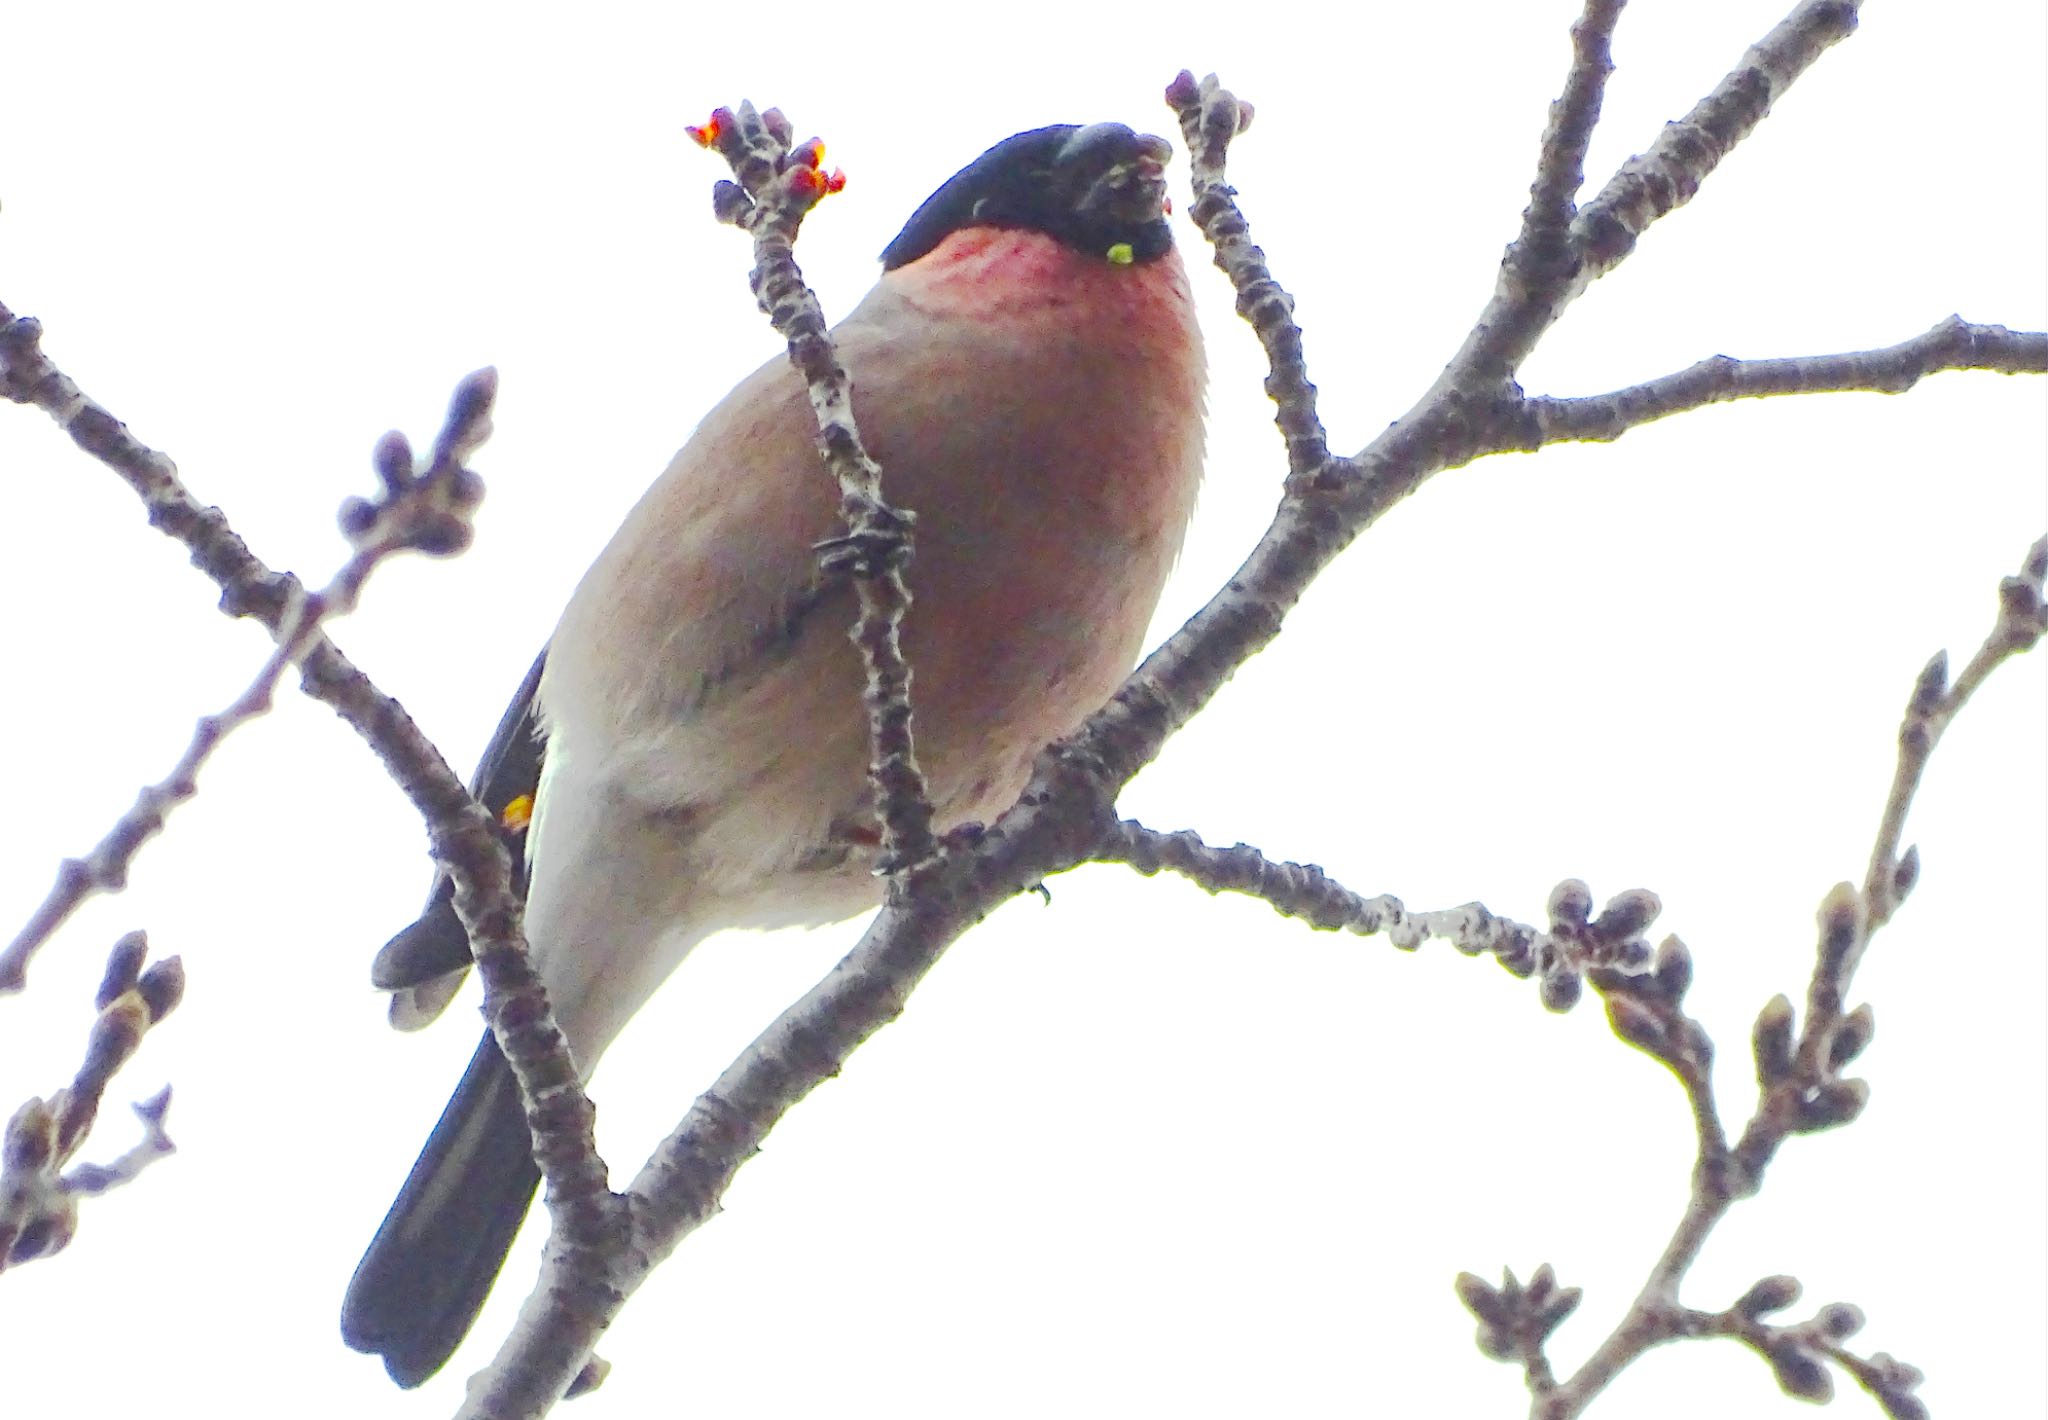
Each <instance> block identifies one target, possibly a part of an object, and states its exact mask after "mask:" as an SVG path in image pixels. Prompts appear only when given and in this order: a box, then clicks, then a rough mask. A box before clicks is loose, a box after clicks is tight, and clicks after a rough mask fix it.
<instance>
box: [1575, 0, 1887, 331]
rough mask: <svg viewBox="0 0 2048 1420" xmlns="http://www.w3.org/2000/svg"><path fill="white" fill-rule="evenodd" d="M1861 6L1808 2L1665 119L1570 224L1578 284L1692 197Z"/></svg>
mask: <svg viewBox="0 0 2048 1420" xmlns="http://www.w3.org/2000/svg"><path fill="white" fill-rule="evenodd" d="M1860 8H1861V5H1860V3H1859V0H1805V3H1803V4H1801V5H1799V6H1797V7H1796V8H1795V9H1794V10H1793V11H1792V13H1791V14H1789V15H1787V16H1786V17H1785V18H1784V19H1783V20H1781V21H1779V23H1778V24H1777V26H1776V27H1775V28H1774V29H1772V30H1771V32H1770V33H1769V34H1767V35H1765V36H1764V37H1763V38H1762V39H1761V40H1759V41H1758V42H1757V43H1756V44H1755V45H1753V46H1752V47H1751V48H1750V49H1749V50H1748V52H1746V53H1745V54H1744V55H1743V56H1742V62H1741V63H1739V64H1738V65H1736V67H1735V68H1734V69H1733V70H1731V71H1729V73H1728V75H1727V77H1725V78H1724V79H1722V80H1721V82H1720V83H1719V84H1717V85H1715V87H1714V91H1713V92H1712V93H1710V94H1708V95H1707V96H1706V97H1705V98H1703V99H1701V100H1700V101H1699V102H1698V103H1697V104H1695V105H1694V106H1693V109H1692V112H1690V113H1688V114H1687V115H1686V116H1685V117H1684V118H1682V119H1679V120H1678V121H1677V122H1675V123H1668V124H1666V125H1665V126H1664V131H1663V132H1661V133H1659V134H1658V135H1657V139H1656V141H1655V142H1653V143H1652V144H1651V145H1650V146H1649V147H1648V148H1646V149H1644V150H1643V151H1642V152H1641V153H1639V154H1637V155H1636V156H1635V157H1633V158H1630V159H1629V160H1628V161H1627V162H1625V163H1623V164H1622V165H1621V169H1620V171H1618V172H1616V173H1615V175H1614V176H1613V177H1612V178H1610V179H1609V180H1608V182H1607V185H1606V186H1605V187H1604V188H1602V189H1601V190H1600V194H1599V196H1597V197H1595V198H1594V199H1593V200H1592V201H1591V202H1589V203H1587V204H1586V205H1585V206H1584V207H1582V208H1581V209H1580V210H1579V215H1578V217H1577V218H1576V219H1575V220H1574V221H1573V223H1572V240H1573V244H1574V245H1575V246H1577V247H1578V248H1579V251H1580V256H1581V265H1580V269H1579V275H1578V282H1579V285H1580V287H1581V289H1583V287H1584V286H1585V285H1587V284H1590V283H1591V282H1593V281H1596V280H1598V279H1599V278H1600V277H1602V276H1604V275H1606V274H1607V273H1608V272H1610V271H1612V270H1613V269H1614V268H1615V267H1616V266H1618V265H1620V264H1621V261H1622V260H1623V258H1625V257H1626V256H1627V255H1628V254H1629V252H1630V251H1632V250H1634V248H1635V244H1636V242H1637V241H1638V240H1640V239H1641V237H1642V235H1643V233H1644V232H1645V231H1647V230H1648V229H1649V227H1650V225H1651V224H1652V223H1654V222H1655V221H1657V219H1658V218H1660V217H1664V216H1667V215H1668V214H1670V213H1671V212H1673V211H1675V210H1677V209H1678V208H1679V207H1682V206H1683V205H1684V204H1685V203H1687V202H1689V201H1691V200H1692V198H1693V196H1694V194H1696V193H1697V192H1698V191H1699V189H1700V185H1701V184H1702V183H1704V182H1705V181H1706V180H1707V178H1708V177H1709V176H1711V175H1712V173H1713V171H1714V169H1715V168H1717V167H1719V166H1720V164H1721V161H1722V160H1723V159H1724V158H1726V157H1727V156H1728V154H1729V153H1731V152H1733V151H1734V149H1735V146H1736V145H1737V144H1738V143H1740V142H1741V141H1742V140H1743V139H1744V138H1747V137H1748V136H1749V134H1750V133H1751V132H1752V131H1753V130H1754V129H1755V128H1756V126H1757V124H1759V123H1761V122H1762V121H1763V119H1764V115H1766V114H1768V113H1769V112H1770V111H1771V105H1772V104H1774V103H1776V102H1777V101H1778V100H1779V99H1781V98H1783V97H1784V96H1785V91H1786V90H1787V89H1789V88H1791V86H1792V84H1793V82H1794V81H1795V80H1797V79H1798V78H1799V76H1800V75H1801V74H1804V73H1805V72H1806V71H1807V70H1808V69H1809V68H1811V67H1812V66H1813V63H1814V61H1816V60H1817V59H1819V58H1820V57H1821V55H1823V54H1825V53H1826V52H1827V50H1828V49H1829V47H1830V46H1832V45H1835V44H1837V43H1839V42H1841V41H1842V40H1845V39H1847V38H1848V37H1849V36H1850V35H1851V34H1853V33H1855V30H1856V15H1857V11H1858V10H1859V9H1860ZM1574 294H1576V293H1574Z"/></svg>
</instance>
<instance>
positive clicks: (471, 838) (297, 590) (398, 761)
mask: <svg viewBox="0 0 2048 1420" xmlns="http://www.w3.org/2000/svg"><path fill="white" fill-rule="evenodd" d="M40 337H41V327H40V325H39V324H38V323H37V322H35V321H34V320H30V319H26V318H18V317H16V316H15V315H14V313H13V312H12V311H9V310H8V309H7V308H6V307H5V306H0V393H5V394H6V395H7V396H8V397H9V398H11V399H14V400H15V401H16V402H18V403H31V404H35V405H37V406H39V407H41V408H43V409H45V410H46V411H47V412H49V413H50V415H51V416H52V417H53V418H55V419H56V420H57V421H58V423H59V424H60V425H61V426H62V427H63V428H64V429H65V430H66V431H67V432H69V433H70V434H71V435H72V438H73V439H74V441H75V442H77V443H78V444H79V446H80V447H81V448H83V449H84V450H85V451H86V452H87V453H89V454H92V455H93V456H94V457H95V458H97V459H99V460H100V461H101V462H102V463H105V464H106V465H107V466H108V467H110V468H112V469H113V470H114V471H115V472H117V473H119V474H120V475H121V476H122V478H123V479H124V480H125V481H127V482H128V483H129V485H130V486H131V487H133V488H134V489H135V490H136V492H137V493H138V495H139V496H141V497H142V498H143V501H144V504H145V506H146V507H147V508H148V509H149V511H150V521H151V524H152V525H153V526H156V527H159V528H161V529H163V530H164V531H165V532H166V533H167V534H168V535H170V536H172V537H175V538H177V539H178V540H179V541H181V542H183V543H184V544H185V545H186V546H187V547H188V548H189V549H190V550H191V552H192V560H193V563H194V565H196V566H198V567H199V568H200V570H202V571H204V572H205V573H207V575H208V576H210V577H212V578H213V579H214V580H215V582H216V583H218V584H219V585H220V587H221V590H222V597H221V609H222V610H223V611H224V612H226V613H227V614H228V615H231V616H251V617H254V618H255V619H256V620H257V621H259V622H261V623H262V624H263V625H264V626H265V627H267V628H268V629H269V630H270V632H271V634H272V635H273V637H283V636H285V635H286V625H287V623H286V612H287V609H288V607H289V606H290V605H291V604H292V601H293V599H294V598H295V597H300V596H303V594H304V592H303V588H302V587H301V586H300V584H299V582H298V580H297V579H296V578H295V577H292V576H291V575H290V574H289V573H277V572H273V571H272V570H271V569H270V568H269V567H268V566H266V565H265V564H264V563H263V562H262V561H261V559H259V558H257V557H256V555H255V554H254V553H252V552H251V551H249V549H248V547H247V545H246V544H245V543H243V541H242V540H241V538H240V537H239V536H238V535H237V534H236V533H235V532H234V530H233V529H232V528H230V527H229V526H228V523H227V519H226V518H225V517H224V516H223V515H222V514H221V513H220V511H219V510H218V509H214V508H204V507H201V505H200V504H199V503H198V501H197V500H196V499H194V498H193V497H192V495H191V494H190V493H189V492H187V491H186V489H185V487H184V485H183V483H182V481H181V480H180V479H179V478H178V473H177V466H176V465H175V464H173V463H172V462H171V460H170V459H169V458H167V457H166V456H164V455H163V454H160V453H158V452H156V451H155V450H153V449H151V448H149V447H148V446H146V445H144V444H143V443H142V442H141V441H140V440H138V439H136V438H135V437H134V436H133V435H132V434H130V433H129V432H128V430H127V427H126V426H125V425H123V424H122V423H121V422H120V421H119V420H117V419H115V418H114V416H113V415H111V414H110V413H108V412H107V411H106V410H105V409H104V408H102V407H101V406H99V405H98V404H95V403H94V402H93V401H91V400H90V399H88V398H86V396H85V395H84V394H83V393H82V392H81V391H80V390H79V388H78V386H77V385H76V384H75V383H73V382H72V381H71V379H70V378H69V377H68V376H66V375H65V374H64V373H63V372H62V371H61V370H59V369H58V368H57V367H56V366H55V365H54V364H53V363H51V361H50V360H49V358H48V356H46V355H45V354H44V353H43V351H42V348H41V342H40ZM492 391H493V386H492V384H491V383H490V382H489V381H488V380H486V381H483V382H476V381H471V382H465V384H464V385H462V386H461V387H458V389H457V391H456V395H455V398H454V400H453V401H452V402H451V405H450V409H449V417H448V419H447V421H446V423H445V424H444V426H443V429H442V431H441V433H440V435H439V437H438V438H437V439H436V441H435V449H434V461H435V463H436V464H439V463H441V462H443V461H444V460H445V461H452V462H453V463H456V464H460V462H461V460H462V458H463V457H465V456H466V455H467V454H468V453H469V452H471V451H472V450H473V449H474V448H475V446H476V444H477V443H478V442H480V441H481V439H482V437H483V435H484V434H485V433H486V432H487V431H488V428H489V406H490V399H491V394H492ZM375 462H376V465H377V468H378V472H379V474H380V476H381V477H382V478H383V479H384V482H385V485H386V490H387V494H388V493H389V492H390V491H391V490H392V487H393V484H394V481H402V480H403V479H404V478H406V477H410V471H409V465H410V462H411V450H410V446H409V445H407V444H406V443H405V441H404V439H403V437H402V436H399V435H395V434H394V435H389V436H387V437H386V438H385V439H384V440H383V441H382V442H381V443H380V444H379V445H378V449H377V454H376V459H375ZM470 477H473V475H471V476H470ZM467 486H468V485H466V484H465V483H463V482H462V480H459V479H455V478H452V477H451V478H450V479H449V480H448V482H447V485H446V487H447V488H448V489H449V491H450V492H451V493H452V492H454V491H456V490H458V489H462V488H465V487H467ZM457 501H460V500H459V499H458V500H457ZM469 501H471V502H473V501H474V492H473V490H472V491H471V493H470V495H469ZM419 511H421V512H422V513H424V514H428V515H429V516H427V520H426V522H424V523H422V524H421V525H420V526H419V528H418V529H417V531H418V532H419V534H420V535H421V537H422V538H423V539H424V542H423V544H422V545H428V546H431V545H434V544H435V543H436V541H437V539H439V540H440V541H442V542H446V543H447V545H446V546H445V547H444V550H448V551H453V550H455V548H456V546H457V545H459V543H455V542H447V539H448V538H449V537H450V535H451V533H452V529H450V528H449V527H448V526H446V525H445V524H437V523H436V522H435V519H434V517H433V516H432V513H433V510H432V508H431V507H430V506H429V505H426V504H422V505H421V507H420V509H419ZM444 511H445V510H444ZM383 517H384V512H383V511H382V505H380V504H368V503H364V502H362V501H361V500H351V501H350V502H349V503H348V504H347V505H345V506H344V508H343V509H342V521H343V527H344V531H346V532H347V533H348V534H349V535H350V536H351V538H363V537H374V536H376V535H377V530H378V529H379V528H382V527H385V526H387V525H386V524H385V523H384V522H383V521H382V519H383ZM436 526H438V527H439V531H438V533H437V532H435V531H434V528H435V527H436ZM298 664H299V666H300V669H301V671H302V676H301V679H300V688H301V689H302V690H304V691H305V692H306V694H308V695H310V696H312V697H313V698H314V699H316V700H319V701H321V702H322V703H324V704H326V705H327V706H329V707H330V708H332V709H333V710H334V711H335V713H336V714H338V715H340V716H341V718H342V719H343V720H345V721H346V722H347V723H348V724H349V725H350V727H351V728H353V729H354V730H355V731H356V732H357V733H358V734H359V735H360V736H362V738H363V740H364V742H365V743H367V744H368V745H369V746H370V748H371V749H372V751H373V752H374V753H375V754H376V755H377V757H378V759H379V760H380V761H381V762H382V764H383V765H384V768H385V769H386V771H387V772H389V773H390V775H391V776H392V778H393V779H394V780H396V781H397V783H398V786H399V788H400V789H401V790H403V791H404V793H405V795H406V797H407V798H408V799H409V800H410V801H411V802H412V804H413V807H414V808H415V809H416V810H417V811H418V812H419V814H420V816H421V818H422V819H423V820H424V821H425V823H426V826H427V833H428V838H429V841H430V844H431V847H432V851H433V854H434V857H435V859H436V861H437V862H439V863H440V864H441V865H442V867H443V868H444V869H446V871H447V872H448V874H449V876H450V878H451V879H452V880H453V881H454V884H455V899H454V906H455V911H456V915H457V916H458V917H459V918H460V919H461V921H462V924H463V927H464V929H465V930H466V931H467V932H468V933H469V939H470V947H471V950H472V953H473V955H474V956H475V959H476V965H477V971H478V975H480V976H481V977H482V978H483V984H484V1012H485V1015H486V1017H487V1018H488V1019H489V1021H490V1023H491V1029H492V1031H493V1032H494V1033H495V1034H496V1035H497V1037H498V1043H499V1045H500V1046H501V1047H502V1048H503V1050H504V1052H505V1057H506V1059H507V1061H509V1062H510V1064H511V1066H512V1070H513V1073H514V1075H515V1076H517V1078H518V1080H519V1084H520V1089H521V1091H522V1093H523V1094H524V1096H525V1099H526V1102H527V1123H528V1125H529V1127H531V1128H532V1130H533V1134H534V1157H535V1160H536V1161H537V1162H538V1164H539V1166H540V1169H541V1174H542V1177H543V1178H544V1179H545V1180H546V1183H547V1193H546V1198H547V1205H548V1210H549V1214H550V1217H551V1218H552V1219H553V1221H554V1225H555V1227H554V1236H555V1237H556V1238H557V1239H558V1240H559V1241H560V1245H561V1248H562V1253H563V1257H564V1259H565V1260H564V1264H563V1272H564V1276H565V1278H566V1279H567V1280H566V1281H565V1283H564V1285H576V1286H581V1287H586V1288H602V1287H603V1285H604V1283H603V1272H604V1268H603V1261H602V1259H603V1258H604V1256H605V1255H606V1254H607V1251H608V1249H609V1246H610V1240H611V1239H613V1238H614V1237H615V1236H616V1235H617V1233H618V1231H619V1228H620V1226H621V1223H620V1218H621V1207H620V1205H619V1204H618V1202H617V1200H616V1199H615V1198H614V1196H613V1195H612V1193H611V1189H610V1181H609V1175H608V1173H607V1171H606V1169H605V1165H604V1160H603V1159H602V1158H601V1157H600V1156H599V1154H598V1152H597V1139H596V1128H595V1122H596V1110H595V1107H594V1106H593V1105H592V1104H591V1102H590V1098H589V1096H588V1094H587V1093H586V1092H585V1091H584V1089H583V1082H582V1078H581V1076H580V1075H579V1074H578V1073H577V1070H576V1067H575V1064H574V1062H573V1061H572V1060H571V1059H570V1056H569V1049H568V1044H567V1042H566V1041H564V1040H563V1038H562V1034H561V1031H560V1029H559V1028H558V1027H557V1026H556V1025H555V1021H554V1013H553V1011H552V1010H551V1009H550V1007H549V1005H548V1000H547V993H546V990H545V989H544V988H543V987H542V985H541V983H540V978H539V977H538V976H536V975H535V974H534V971H533V967H532V964H531V963H530V961H529V960H528V957H527V948H526V936H525V930H524V927H523V925H522V920H521V912H520V904H519V897H518V894H517V892H516V891H515V889H514V885H513V879H512V864H511V860H510V859H509V858H508V857H507V856H506V854H505V848H504V844H503V842H502V840H501V839H500V837H499V834H498V830H497V824H496V821H495V820H494V818H493V817H492V815H491V814H490V813H489V812H488V811H487V810H486V809H484V807H483V806H482V805H481V804H479V803H477V801H476V800H475V799H474V798H473V797H472V796H471V795H470V793H469V791H468V790H467V789H466V788H465V787H464V786H463V783H462V781H461V780H460V779H459V778H457V777H456V775H455V772H454V771H453V770H452V769H450V768H449V766H448V763H447V761H446V760H445V759H443V758H442V756H441V753H440V751H439V750H437V749H436V748H435V747H434V745H433V742H432V741H430V740H429V739H428V738H427V737H426V735H425V734H423V733H421V731H420V728H419V726H418V725H416V724H415V723H414V722H413V720H412V717H411V716H409V715H408V714H406V712H405V708H404V707H403V706H401V705H400V704H399V703H398V702H397V701H396V700H394V699H392V698H391V697H390V696H388V695H386V694H384V693H383V692H382V691H381V690H379V689H378V688H377V687H376V685H375V684H373V683H372V682H371V680H370V678H369V677H368V676H366V675H364V674H363V673H362V671H361V670H359V669H357V667H356V666H355V665H354V664H353V663H352V662H351V661H349V659H348V658H347V657H346V656H344V655H343V654H342V653H341V651H340V650H339V649H337V648H336V647H335V645H334V643H333V642H332V641H330V640H329V639H328V638H327V636H326V635H325V633H323V632H321V631H320V630H319V629H318V628H317V627H316V628H314V629H313V630H312V631H311V632H310V634H309V635H308V636H307V637H306V646H305V648H304V650H303V654H302V655H301V656H300V657H299V660H298Z"/></svg>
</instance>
